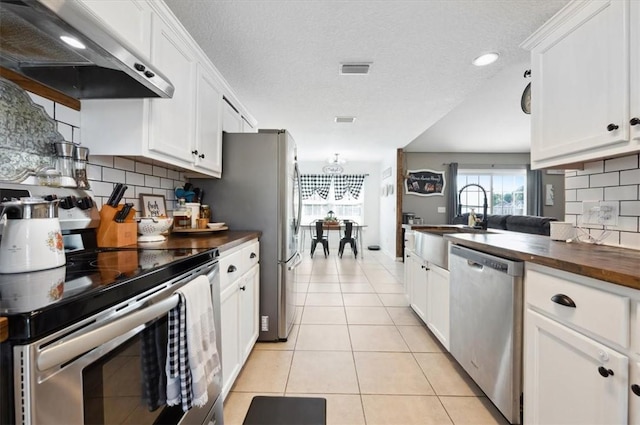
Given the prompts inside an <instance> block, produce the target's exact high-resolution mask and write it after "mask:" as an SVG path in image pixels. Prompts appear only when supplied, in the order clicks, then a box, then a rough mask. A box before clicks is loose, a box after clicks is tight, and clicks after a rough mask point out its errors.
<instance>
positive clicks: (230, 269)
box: [227, 264, 238, 273]
mask: <svg viewBox="0 0 640 425" xmlns="http://www.w3.org/2000/svg"><path fill="white" fill-rule="evenodd" d="M236 270H238V269H237V268H236V266H234V265H233V264H232V265H230V266H229V268H228V269H227V273H233V272H235V271H236Z"/></svg>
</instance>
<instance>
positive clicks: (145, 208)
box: [140, 193, 167, 217]
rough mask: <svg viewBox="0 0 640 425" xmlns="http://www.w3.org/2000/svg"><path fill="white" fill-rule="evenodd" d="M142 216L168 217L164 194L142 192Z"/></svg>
mask: <svg viewBox="0 0 640 425" xmlns="http://www.w3.org/2000/svg"><path fill="white" fill-rule="evenodd" d="M140 210H141V214H140V217H167V202H166V201H165V198H164V196H163V195H154V194H152V193H141V194H140Z"/></svg>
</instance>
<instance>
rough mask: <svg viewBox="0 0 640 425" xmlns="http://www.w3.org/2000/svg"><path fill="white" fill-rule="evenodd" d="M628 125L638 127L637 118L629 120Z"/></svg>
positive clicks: (638, 120) (639, 119) (639, 120)
mask: <svg viewBox="0 0 640 425" xmlns="http://www.w3.org/2000/svg"><path fill="white" fill-rule="evenodd" d="M629 124H631V125H638V124H640V118H638V117H633V118H631V119H630V120H629Z"/></svg>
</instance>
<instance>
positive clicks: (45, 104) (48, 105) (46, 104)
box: [27, 92, 54, 119]
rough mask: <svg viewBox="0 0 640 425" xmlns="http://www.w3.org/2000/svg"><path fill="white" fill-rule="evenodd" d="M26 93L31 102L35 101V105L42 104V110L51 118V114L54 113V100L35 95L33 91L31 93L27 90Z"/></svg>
mask: <svg viewBox="0 0 640 425" xmlns="http://www.w3.org/2000/svg"><path fill="white" fill-rule="evenodd" d="M27 94H28V95H29V97H30V98H31V101H32V102H33V103H35V104H36V105H40V106H42V108H43V109H44V111H45V112H46V113H47V115H49V118H51V119H53V114H54V111H53V110H54V102H53V100H49V99H46V98H44V97H42V96H40V95H37V94H35V93H31V92H27Z"/></svg>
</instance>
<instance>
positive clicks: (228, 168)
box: [192, 130, 302, 341]
mask: <svg viewBox="0 0 640 425" xmlns="http://www.w3.org/2000/svg"><path fill="white" fill-rule="evenodd" d="M222 164H223V170H222V178H221V179H193V180H192V183H193V185H194V186H196V187H200V189H201V190H204V192H205V196H206V198H205V202H206V203H207V204H209V205H210V206H211V211H212V221H214V222H225V223H227V225H228V226H229V228H230V229H232V230H259V231H261V232H262V236H261V238H260V324H259V327H260V335H259V337H258V339H259V340H260V341H277V340H286V339H287V337H288V336H289V332H290V331H291V328H292V326H293V321H294V317H295V314H296V277H295V276H296V267H297V266H298V265H299V264H300V261H301V256H300V250H299V234H300V214H301V207H302V200H301V199H302V198H301V193H300V172H299V170H298V165H297V161H296V144H295V141H294V140H293V138H292V137H291V135H290V134H289V133H288V132H287V131H286V130H260V131H259V132H258V133H224V136H223V140H222Z"/></svg>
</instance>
